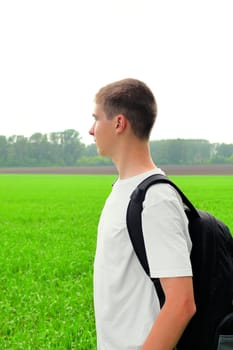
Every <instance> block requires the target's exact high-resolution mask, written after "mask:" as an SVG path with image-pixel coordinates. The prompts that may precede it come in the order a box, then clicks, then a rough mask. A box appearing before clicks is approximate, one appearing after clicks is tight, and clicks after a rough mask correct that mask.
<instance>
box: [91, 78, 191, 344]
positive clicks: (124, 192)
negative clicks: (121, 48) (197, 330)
mask: <svg viewBox="0 0 233 350" xmlns="http://www.w3.org/2000/svg"><path fill="white" fill-rule="evenodd" d="M156 114H157V107H156V101H155V98H154V96H153V93H152V92H151V90H150V89H149V88H148V87H147V86H146V85H145V84H144V83H143V82H141V81H139V80H136V79H124V80H121V81H117V82H114V83H112V84H109V85H107V86H105V87H103V88H101V89H100V90H99V92H98V93H97V94H96V96H95V107H94V113H93V117H94V124H93V126H92V128H91V129H90V131H89V133H90V134H91V135H93V137H94V140H95V142H96V146H97V149H98V152H99V154H101V155H103V156H106V157H111V158H112V160H113V162H114V164H115V166H116V168H117V171H118V173H119V178H118V180H117V181H116V182H115V184H114V185H113V188H112V192H111V194H110V195H109V197H108V199H107V201H106V203H105V206H104V208H103V211H102V214H101V218H100V221H99V226H98V239H97V248H96V256H95V262H94V305H95V316H96V330H97V344H98V350H139V349H141V350H152V349H153V350H172V349H174V347H175V345H176V343H177V342H178V340H179V338H180V336H181V334H182V332H183V331H184V329H185V327H186V325H187V324H188V322H189V320H190V319H191V318H192V316H193V315H194V313H195V302H194V296H193V286H192V269H191V263H190V250H191V241H190V237H189V234H188V223H187V219H186V216H185V213H184V210H183V206H182V202H181V199H180V198H179V196H178V194H177V193H176V191H175V190H174V189H173V188H172V187H170V186H169V185H167V184H157V185H156V186H152V187H151V188H150V189H149V190H148V192H147V195H146V198H145V201H144V209H143V213H142V225H143V234H144V240H145V247H146V252H147V258H148V262H149V267H150V273H151V277H158V278H160V282H161V285H162V288H163V291H164V293H165V297H166V301H165V303H164V306H163V307H162V309H161V310H160V307H159V301H158V297H157V295H156V292H155V289H154V285H153V283H152V282H151V280H150V278H149V277H148V276H147V275H146V274H145V272H144V270H143V268H142V267H141V265H140V263H139V261H138V259H137V257H136V255H135V252H134V250H133V247H132V244H131V241H130V238H129V234H128V231H127V228H126V211H127V206H128V203H129V199H130V195H131V193H132V192H133V190H134V189H135V187H136V186H137V185H138V184H139V183H140V182H141V181H142V180H143V179H145V178H146V177H148V176H149V175H151V174H154V173H161V172H162V171H161V170H160V169H159V168H157V167H156V165H155V164H154V163H153V161H152V159H151V156H150V151H149V136H150V132H151V129H152V127H153V124H154V121H155V119H156Z"/></svg>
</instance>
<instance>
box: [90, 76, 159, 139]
mask: <svg viewBox="0 0 233 350" xmlns="http://www.w3.org/2000/svg"><path fill="white" fill-rule="evenodd" d="M95 103H96V104H97V105H99V106H100V107H101V109H102V110H103V111H104V113H105V115H106V118H107V119H109V120H111V119H112V118H114V117H115V116H116V115H118V114H122V115H124V116H125V118H126V119H127V120H128V121H129V123H130V125H131V128H132V131H133V132H134V134H135V135H136V136H137V137H138V138H139V139H142V140H147V139H149V136H150V132H151V129H152V127H153V124H154V122H155V119H156V115H157V105H156V100H155V97H154V95H153V93H152V91H151V90H150V89H149V87H148V86H147V85H146V84H145V83H143V82H142V81H140V80H137V79H132V78H128V79H123V80H119V81H116V82H113V83H111V84H108V85H106V86H104V87H102V88H101V89H100V90H99V91H98V92H97V94H96V96H95Z"/></svg>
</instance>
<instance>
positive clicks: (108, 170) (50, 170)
mask: <svg viewBox="0 0 233 350" xmlns="http://www.w3.org/2000/svg"><path fill="white" fill-rule="evenodd" d="M161 168H162V169H163V170H164V171H165V173H166V174H167V175H233V164H208V165H164V166H161ZM0 173H1V174H67V175H68V174H74V175H75V174H87V175H88V174H103V175H104V174H106V175H107V174H117V171H116V169H115V168H114V167H113V166H99V167H91V166H90V167H14V168H0Z"/></svg>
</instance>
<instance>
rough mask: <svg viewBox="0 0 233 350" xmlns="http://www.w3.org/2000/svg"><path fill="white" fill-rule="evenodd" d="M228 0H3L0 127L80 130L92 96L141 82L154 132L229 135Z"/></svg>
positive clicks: (231, 28) (231, 14)
mask: <svg viewBox="0 0 233 350" xmlns="http://www.w3.org/2000/svg"><path fill="white" fill-rule="evenodd" d="M232 18H233V2H232V0H193V1H191V0H159V1H157V0H98V1H97V0H85V1H78V0H76V1H74V0H0V120H1V128H0V135H6V136H10V135H15V134H16V135H25V136H30V135H32V134H33V133H34V132H42V133H49V132H52V131H63V130H65V129H70V128H71V129H76V130H78V131H79V132H80V134H81V137H82V140H83V142H85V143H86V144H89V143H92V138H91V136H88V130H89V128H90V126H91V123H92V121H93V120H92V119H93V118H92V117H91V115H92V108H93V97H94V94H95V93H96V91H97V90H98V89H99V88H100V87H101V86H102V85H105V84H107V83H109V82H112V81H114V80H118V79H122V78H125V77H134V78H138V79H141V80H143V81H145V82H146V83H147V84H148V85H149V86H150V87H151V89H152V90H153V92H154V94H155V96H156V99H157V103H158V119H157V122H156V124H155V127H154V130H153V133H152V135H151V139H167V138H204V139H208V140H209V141H210V142H225V143H233V132H232V119H233V45H232V44H233V20H232Z"/></svg>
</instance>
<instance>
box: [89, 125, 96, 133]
mask: <svg viewBox="0 0 233 350" xmlns="http://www.w3.org/2000/svg"><path fill="white" fill-rule="evenodd" d="M94 129H95V123H94V124H93V125H92V127H91V128H90V130H89V134H90V135H91V136H94Z"/></svg>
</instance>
